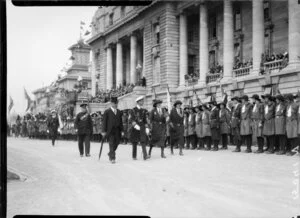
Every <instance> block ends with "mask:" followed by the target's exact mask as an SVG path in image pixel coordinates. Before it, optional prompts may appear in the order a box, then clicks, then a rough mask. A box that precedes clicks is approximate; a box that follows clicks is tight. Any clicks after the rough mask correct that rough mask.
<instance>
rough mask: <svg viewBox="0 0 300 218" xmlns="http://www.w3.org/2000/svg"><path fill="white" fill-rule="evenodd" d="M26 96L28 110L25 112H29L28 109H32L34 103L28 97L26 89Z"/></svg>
mask: <svg viewBox="0 0 300 218" xmlns="http://www.w3.org/2000/svg"><path fill="white" fill-rule="evenodd" d="M24 94H25V98H26V100H27V108H26V110H25V111H28V109H29V108H30V107H31V105H32V103H33V101H32V100H31V98H30V96H29V95H28V93H27V91H26V89H25V88H24Z"/></svg>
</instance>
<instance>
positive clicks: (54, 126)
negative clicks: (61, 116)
mask: <svg viewBox="0 0 300 218" xmlns="http://www.w3.org/2000/svg"><path fill="white" fill-rule="evenodd" d="M47 127H48V131H47V132H49V135H50V138H51V141H52V146H54V144H55V140H56V138H57V131H58V127H59V120H58V116H57V113H56V111H55V110H52V111H51V116H50V117H48V119H47Z"/></svg>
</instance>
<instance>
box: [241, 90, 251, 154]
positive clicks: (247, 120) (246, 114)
mask: <svg viewBox="0 0 300 218" xmlns="http://www.w3.org/2000/svg"><path fill="white" fill-rule="evenodd" d="M241 100H242V107H241V137H242V141H243V143H244V144H246V145H247V149H246V150H245V152H246V153H251V152H252V150H251V145H252V131H251V111H252V104H250V102H249V99H248V96H247V95H244V96H242V97H241Z"/></svg>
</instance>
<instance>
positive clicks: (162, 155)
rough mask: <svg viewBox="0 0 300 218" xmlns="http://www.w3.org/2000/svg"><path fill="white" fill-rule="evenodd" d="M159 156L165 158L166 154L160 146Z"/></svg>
mask: <svg viewBox="0 0 300 218" xmlns="http://www.w3.org/2000/svg"><path fill="white" fill-rule="evenodd" d="M161 158H166V156H165V154H164V148H161Z"/></svg>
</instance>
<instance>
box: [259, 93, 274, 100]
mask: <svg viewBox="0 0 300 218" xmlns="http://www.w3.org/2000/svg"><path fill="white" fill-rule="evenodd" d="M261 98H263V99H265V98H268V99H270V100H272V96H271V95H270V94H265V95H261Z"/></svg>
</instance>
